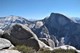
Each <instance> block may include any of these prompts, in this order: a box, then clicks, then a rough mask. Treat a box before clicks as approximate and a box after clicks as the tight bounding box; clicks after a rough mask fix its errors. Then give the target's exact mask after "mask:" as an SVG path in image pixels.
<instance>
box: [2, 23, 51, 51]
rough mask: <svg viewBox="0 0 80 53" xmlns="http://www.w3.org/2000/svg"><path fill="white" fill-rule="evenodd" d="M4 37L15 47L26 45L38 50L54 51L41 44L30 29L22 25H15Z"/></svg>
mask: <svg viewBox="0 0 80 53" xmlns="http://www.w3.org/2000/svg"><path fill="white" fill-rule="evenodd" d="M2 37H3V38H6V39H8V40H10V41H11V42H12V43H13V44H14V45H19V44H25V45H27V46H30V47H33V48H34V49H36V50H38V49H40V48H43V47H44V48H49V49H50V50H52V48H51V47H49V46H47V45H46V44H44V43H43V42H41V41H40V40H39V39H38V38H37V36H36V35H35V34H34V33H33V32H32V31H31V30H30V29H29V28H28V27H26V26H25V25H22V24H15V25H13V26H12V27H11V28H10V29H8V30H7V31H5V32H4V34H3V36H2Z"/></svg>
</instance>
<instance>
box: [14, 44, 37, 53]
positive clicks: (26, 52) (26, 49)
mask: <svg viewBox="0 0 80 53" xmlns="http://www.w3.org/2000/svg"><path fill="white" fill-rule="evenodd" d="M13 49H15V50H18V51H20V52H22V53H34V52H36V51H35V50H34V49H33V48H31V47H28V46H25V45H17V46H15V48H13Z"/></svg>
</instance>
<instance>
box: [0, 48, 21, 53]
mask: <svg viewBox="0 0 80 53" xmlns="http://www.w3.org/2000/svg"><path fill="white" fill-rule="evenodd" d="M0 53H21V52H19V51H17V50H8V49H6V50H0Z"/></svg>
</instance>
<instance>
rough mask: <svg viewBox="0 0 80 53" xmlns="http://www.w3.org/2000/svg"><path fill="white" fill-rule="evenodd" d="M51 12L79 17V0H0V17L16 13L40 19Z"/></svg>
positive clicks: (28, 17)
mask: <svg viewBox="0 0 80 53" xmlns="http://www.w3.org/2000/svg"><path fill="white" fill-rule="evenodd" d="M52 12H55V13H61V14H64V15H66V16H68V17H80V0H0V17H2V16H9V15H16V16H22V17H25V18H27V19H42V18H44V17H46V16H49V15H50V13H52Z"/></svg>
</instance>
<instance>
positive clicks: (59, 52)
mask: <svg viewBox="0 0 80 53" xmlns="http://www.w3.org/2000/svg"><path fill="white" fill-rule="evenodd" d="M13 49H15V50H18V51H20V52H22V53H77V52H76V51H75V50H69V49H68V50H64V49H55V50H53V51H50V50H48V49H40V50H39V51H36V50H34V49H33V48H31V47H28V46H25V45H18V46H16V47H15V48H13Z"/></svg>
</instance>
